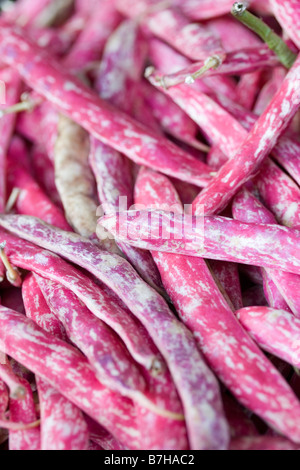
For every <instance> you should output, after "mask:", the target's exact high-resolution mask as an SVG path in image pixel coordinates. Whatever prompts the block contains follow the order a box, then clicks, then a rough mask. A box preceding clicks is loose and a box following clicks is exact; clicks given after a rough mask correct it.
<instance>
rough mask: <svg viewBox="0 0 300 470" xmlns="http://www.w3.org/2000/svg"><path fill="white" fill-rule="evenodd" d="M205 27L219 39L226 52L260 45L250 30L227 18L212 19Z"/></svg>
mask: <svg viewBox="0 0 300 470" xmlns="http://www.w3.org/2000/svg"><path fill="white" fill-rule="evenodd" d="M207 25H208V26H209V28H210V29H211V30H212V31H213V32H214V33H215V34H216V35H217V36H218V37H220V38H221V41H222V45H223V47H224V49H225V51H226V52H232V51H236V50H241V49H246V48H248V47H255V46H259V47H260V46H261V45H262V42H261V40H260V39H259V38H258V37H257V36H256V35H255V34H254V33H253V32H252V31H251V30H250V29H248V28H246V27H245V26H244V25H243V24H242V23H240V22H239V21H236V19H234V18H230V17H229V16H221V17H218V18H213V19H211V20H209V21H208V22H207ZM237 38H238V41H237Z"/></svg>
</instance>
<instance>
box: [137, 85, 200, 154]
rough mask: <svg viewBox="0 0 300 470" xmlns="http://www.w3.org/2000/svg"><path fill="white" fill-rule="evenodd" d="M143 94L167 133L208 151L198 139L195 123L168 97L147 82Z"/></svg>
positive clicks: (143, 86) (143, 87)
mask: <svg viewBox="0 0 300 470" xmlns="http://www.w3.org/2000/svg"><path fill="white" fill-rule="evenodd" d="M142 92H143V94H144V96H145V99H146V102H147V103H148V105H149V106H150V107H151V109H152V112H153V114H154V117H155V118H156V119H157V121H158V122H159V123H160V124H161V126H162V127H163V129H164V130H165V132H167V133H169V134H171V135H173V136H174V137H176V138H177V139H179V140H181V141H183V142H185V143H187V144H189V145H191V146H192V147H195V148H198V149H199V150H204V151H207V150H208V148H207V146H206V145H204V144H202V143H201V142H200V141H198V140H197V139H196V134H197V126H196V124H195V123H194V121H192V120H191V118H190V117H189V116H188V115H187V114H186V113H185V112H184V111H182V110H181V109H180V108H179V106H177V105H176V104H175V103H174V102H173V101H172V100H171V99H170V98H169V97H168V96H167V95H165V94H163V93H161V92H160V91H159V90H156V89H155V88H154V87H151V86H149V85H147V83H146V82H145V83H142Z"/></svg>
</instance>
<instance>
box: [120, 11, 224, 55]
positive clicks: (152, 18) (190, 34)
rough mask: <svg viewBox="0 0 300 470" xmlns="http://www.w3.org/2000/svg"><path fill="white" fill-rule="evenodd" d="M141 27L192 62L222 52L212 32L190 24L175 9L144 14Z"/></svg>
mask: <svg viewBox="0 0 300 470" xmlns="http://www.w3.org/2000/svg"><path fill="white" fill-rule="evenodd" d="M129 14H130V12H129ZM142 25H143V26H144V27H145V28H146V29H149V31H151V33H152V34H153V35H155V36H157V37H159V38H160V39H162V40H164V41H165V42H167V43H168V44H170V45H171V46H172V47H175V49H177V50H178V51H180V52H181V53H182V54H183V55H185V56H187V57H189V58H190V59H192V60H202V59H206V58H207V57H208V56H211V55H215V54H220V53H222V52H223V48H222V44H221V41H220V40H219V38H218V37H217V36H216V35H215V34H214V33H213V31H211V30H210V29H209V28H207V26H205V25H204V24H199V23H190V22H189V20H188V19H187V18H185V17H184V15H182V13H181V12H180V11H179V10H176V9H175V8H168V9H165V10H160V11H156V12H153V13H150V14H146V16H145V17H144V18H143V19H142Z"/></svg>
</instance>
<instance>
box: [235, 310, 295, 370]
mask: <svg viewBox="0 0 300 470" xmlns="http://www.w3.org/2000/svg"><path fill="white" fill-rule="evenodd" d="M237 318H238V319H239V321H240V322H241V324H242V325H243V327H244V328H245V329H246V330H247V331H248V332H249V334H250V336H251V337H252V338H253V339H254V341H255V342H256V343H257V344H258V345H259V346H260V347H261V348H262V349H264V350H265V351H268V352H269V353H271V354H274V355H275V356H277V357H280V358H281V359H283V360H284V361H286V362H288V363H290V364H292V365H293V366H295V367H297V368H299V366H300V348H299V345H300V320H299V319H298V318H295V317H294V316H293V315H291V314H290V313H289V312H286V311H285V310H276V309H274V308H271V307H246V308H243V309H241V310H239V311H238V312H237Z"/></svg>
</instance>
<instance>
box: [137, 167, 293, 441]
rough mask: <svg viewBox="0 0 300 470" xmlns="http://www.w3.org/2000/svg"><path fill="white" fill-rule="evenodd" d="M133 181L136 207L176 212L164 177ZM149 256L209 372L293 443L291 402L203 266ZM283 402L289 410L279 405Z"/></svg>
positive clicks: (186, 260)
mask: <svg viewBox="0 0 300 470" xmlns="http://www.w3.org/2000/svg"><path fill="white" fill-rule="evenodd" d="M139 178H140V179H139V180H138V181H137V186H136V201H137V202H138V203H140V204H141V203H144V204H156V205H159V204H161V202H160V201H164V203H166V201H167V203H168V204H169V205H172V207H173V208H174V210H175V211H176V210H178V209H180V205H178V196H177V195H176V192H175V191H174V188H173V187H172V185H171V183H170V182H169V181H168V180H167V178H166V177H164V176H163V175H158V174H155V173H154V172H150V171H149V170H144V171H143V173H141V174H140V177H139ZM146 183H147V184H146ZM181 210H182V209H181ZM141 225H142V224H141ZM152 253H153V256H154V258H155V260H156V263H157V265H158V267H159V270H160V273H161V276H162V280H163V283H164V286H165V288H166V290H167V292H168V294H169V296H170V298H171V299H172V301H173V302H174V305H175V307H176V309H177V311H178V313H179V315H180V317H181V319H182V320H183V321H184V323H185V324H186V325H187V326H188V327H189V329H190V330H191V331H192V332H193V333H194V336H195V337H196V339H197V341H198V343H199V345H200V348H201V351H202V352H203V354H204V355H205V358H206V360H207V362H208V364H209V365H210V367H211V368H212V369H213V370H214V371H215V373H216V374H217V375H218V377H219V378H220V379H221V380H222V381H223V382H224V383H225V384H226V386H227V387H228V388H229V389H230V391H231V392H232V393H233V394H234V395H235V397H236V398H237V399H238V400H239V401H240V402H241V403H243V405H244V406H246V407H247V408H249V409H251V410H252V411H254V412H255V413H256V414H258V415H259V416H260V417H262V418H263V419H264V420H265V421H267V422H268V423H269V424H270V425H271V426H272V427H275V428H277V429H279V427H280V431H281V432H282V433H283V434H285V435H287V436H289V437H290V438H291V439H294V440H296V441H297V442H298V441H299V438H300V436H299V428H298V425H297V420H295V419H294V414H293V413H294V411H295V409H294V406H296V407H297V409H298V413H300V405H299V403H298V401H297V400H296V397H295V396H294V395H293V393H292V391H291V389H290V388H289V386H288V385H287V383H286V382H285V381H284V380H283V378H282V376H281V375H280V374H279V373H278V371H277V370H276V369H275V367H273V366H272V364H271V363H270V362H269V361H268V360H267V358H266V357H265V356H264V354H263V353H262V352H261V351H260V350H259V348H258V347H257V346H256V345H255V343H254V342H253V341H252V340H251V339H250V338H249V336H248V335H247V334H246V333H245V331H244V330H243V329H242V328H241V327H240V325H239V322H238V321H237V319H236V318H235V316H234V315H233V313H232V311H231V310H230V308H229V306H228V304H227V303H226V301H225V300H224V298H223V297H222V295H221V293H220V291H219V290H218V288H217V285H216V284H215V282H214V280H213V278H212V276H211V273H210V271H209V270H208V268H207V267H206V264H205V262H204V261H203V260H200V259H195V258H189V257H188V256H179V255H177V254H169V253H162V252H160V253H158V252H154V251H152ZM275 389H276V391H275ZM287 396H288V397H289V398H288V401H289V404H287V403H284V401H285V399H286V398H287ZM267 397H268V398H267ZM266 403H268V405H266ZM283 416H286V418H283ZM288 423H289V424H288ZM286 424H288V426H287V427H286V428H285V425H286ZM284 428H285V429H284Z"/></svg>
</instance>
